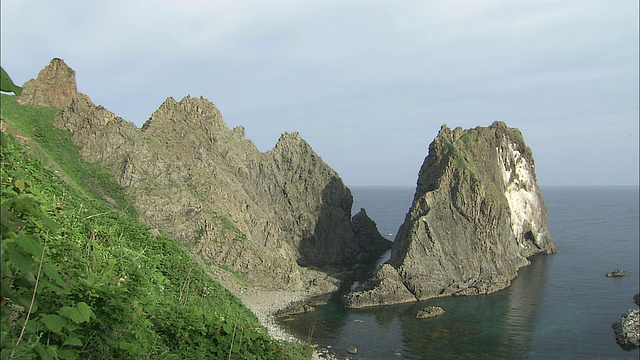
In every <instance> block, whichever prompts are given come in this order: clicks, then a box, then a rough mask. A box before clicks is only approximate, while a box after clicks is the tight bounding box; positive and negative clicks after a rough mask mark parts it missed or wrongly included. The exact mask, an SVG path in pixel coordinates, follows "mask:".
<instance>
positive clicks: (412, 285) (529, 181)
mask: <svg viewBox="0 0 640 360" xmlns="http://www.w3.org/2000/svg"><path fill="white" fill-rule="evenodd" d="M555 251H556V248H555V246H554V244H553V239H552V238H551V236H550V235H549V231H548V229H547V211H546V207H545V204H544V200H543V198H542V194H541V193H540V189H539V188H538V184H537V181H536V174H535V163H534V159H533V154H532V152H531V149H530V148H528V147H527V146H526V145H525V142H524V138H523V136H522V134H521V133H520V131H519V130H518V129H514V128H509V127H507V125H506V124H505V123H503V122H495V123H493V124H492V125H491V126H490V127H477V128H474V129H468V130H463V129H462V128H456V129H454V130H451V129H450V128H449V127H447V126H446V125H443V126H442V127H441V129H440V132H439V134H438V136H437V137H436V138H435V140H434V141H433V142H432V143H431V145H430V147H429V154H428V155H427V157H426V158H425V160H424V163H423V164H422V167H421V169H420V172H419V175H418V182H417V187H416V192H415V195H414V199H413V204H412V206H411V209H410V210H409V212H408V213H407V215H406V217H405V220H404V223H403V224H402V226H401V227H400V230H399V232H398V234H397V236H396V238H395V242H394V244H393V248H392V254H391V258H390V259H389V261H388V264H385V265H384V266H383V268H382V269H381V270H380V271H379V273H378V274H374V275H373V276H372V278H371V279H370V280H369V281H366V282H364V283H363V285H362V286H361V287H360V288H358V289H355V291H353V292H351V293H349V294H347V295H345V296H344V297H343V302H344V303H345V305H346V306H347V307H351V308H361V307H366V306H375V305H387V304H394V303H398V302H407V301H417V300H425V299H430V298H436V297H443V296H451V295H477V294H487V293H491V292H495V291H498V290H500V289H503V288H505V287H507V286H509V285H510V283H511V280H513V279H514V278H515V277H516V276H517V271H518V269H519V268H521V267H523V266H526V265H528V264H529V260H528V259H527V258H528V257H530V256H532V255H535V254H538V253H546V254H551V253H554V252H555ZM398 289H401V290H402V293H403V294H404V296H401V297H399V296H397V295H394V294H393V293H392V292H396V294H397V291H398ZM405 289H406V291H405Z"/></svg>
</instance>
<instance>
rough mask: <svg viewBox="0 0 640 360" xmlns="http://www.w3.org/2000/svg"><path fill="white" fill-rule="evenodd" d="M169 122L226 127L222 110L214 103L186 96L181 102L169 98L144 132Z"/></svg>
mask: <svg viewBox="0 0 640 360" xmlns="http://www.w3.org/2000/svg"><path fill="white" fill-rule="evenodd" d="M164 122H169V123H171V124H172V125H176V124H177V123H178V122H181V123H198V122H199V123H207V122H209V123H215V124H216V125H218V126H220V125H224V126H225V127H226V125H225V124H224V121H223V120H222V115H221V114H220V110H218V108H217V107H216V105H215V104H214V103H212V102H211V101H209V100H207V99H205V98H204V97H202V96H200V97H197V98H196V97H191V96H185V97H184V98H182V100H180V101H179V102H178V101H176V100H175V99H174V98H173V97H168V98H167V99H166V100H165V101H164V102H163V103H162V104H161V105H160V107H159V108H158V109H157V110H156V111H154V112H153V114H152V115H151V117H150V118H149V120H148V121H147V122H146V123H145V124H144V125H143V126H142V130H148V129H149V128H150V127H154V126H157V125H156V124H157V123H160V124H162V123H164Z"/></svg>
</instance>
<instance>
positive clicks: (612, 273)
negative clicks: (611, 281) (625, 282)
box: [607, 269, 627, 277]
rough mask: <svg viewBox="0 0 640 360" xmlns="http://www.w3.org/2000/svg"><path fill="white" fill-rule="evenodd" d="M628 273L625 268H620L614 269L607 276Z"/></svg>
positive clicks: (618, 275)
mask: <svg viewBox="0 0 640 360" xmlns="http://www.w3.org/2000/svg"><path fill="white" fill-rule="evenodd" d="M625 275H627V272H626V271H624V270H623V269H618V270H616V271H612V272H610V273H607V277H621V276H625Z"/></svg>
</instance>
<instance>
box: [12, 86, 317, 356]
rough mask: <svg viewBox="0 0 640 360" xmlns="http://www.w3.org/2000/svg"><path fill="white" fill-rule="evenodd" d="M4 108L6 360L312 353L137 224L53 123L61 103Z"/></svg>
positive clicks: (179, 248) (119, 193)
mask: <svg viewBox="0 0 640 360" xmlns="http://www.w3.org/2000/svg"><path fill="white" fill-rule="evenodd" d="M1 109H2V115H1V117H2V120H3V122H5V121H6V122H7V123H3V133H2V134H1V139H0V143H1V149H2V152H1V155H0V158H1V161H2V168H1V175H2V176H1V189H2V208H1V215H2V219H1V221H2V222H1V224H2V226H1V240H2V253H1V262H0V266H1V270H2V278H1V280H2V283H1V285H2V288H1V291H2V293H1V295H2V299H1V300H2V302H1V304H0V305H1V306H0V308H1V310H2V311H1V325H2V330H1V334H0V335H1V339H2V340H1V349H2V352H1V355H0V358H1V359H11V358H14V359H24V358H27V359H29V358H44V359H76V358H93V359H100V358H109V359H110V358H119V359H146V358H155V359H300V358H305V357H306V356H305V351H306V348H305V346H303V345H300V344H289V343H283V342H279V341H275V340H273V339H271V338H270V337H269V335H268V334H267V332H266V330H265V329H264V328H263V327H261V326H260V324H259V323H258V321H257V319H256V318H255V316H254V315H253V314H252V313H251V312H250V311H249V310H248V309H247V308H246V307H245V306H244V305H243V304H242V303H241V302H240V300H239V299H237V298H236V297H235V296H233V295H232V294H231V293H230V292H229V291H227V290H226V289H225V288H223V287H222V286H221V285H220V284H218V283H217V282H216V281H214V280H213V279H211V278H210V277H209V276H208V275H207V274H206V272H205V270H204V269H203V267H202V266H201V265H199V264H198V262H196V261H195V260H194V259H193V258H192V256H191V255H190V254H189V252H188V251H187V250H186V248H185V247H184V246H183V245H181V244H179V243H178V242H176V241H174V240H172V239H170V238H168V237H165V236H160V237H154V236H152V235H151V234H150V232H149V227H148V226H146V225H144V224H142V223H140V222H137V221H136V217H137V213H136V211H135V209H134V208H133V206H132V205H131V204H132V202H131V199H130V198H129V197H128V196H127V195H126V194H125V193H124V191H123V189H121V188H120V187H119V186H117V184H116V183H115V182H114V181H113V179H112V178H111V177H110V176H109V174H108V173H106V172H105V171H104V170H103V169H102V168H101V167H100V166H98V165H95V164H87V163H85V162H84V161H83V160H82V158H81V157H80V156H79V154H78V149H77V148H76V147H75V146H73V144H71V142H70V137H69V134H68V133H66V132H64V131H61V130H58V129H56V128H54V127H53V125H52V122H53V118H54V117H55V116H56V115H57V114H58V113H59V111H58V110H55V109H44V108H34V107H31V106H22V105H18V104H16V103H15V100H14V98H13V97H11V96H6V95H3V96H2V108H1ZM5 131H6V132H7V133H4V132H5ZM10 134H13V135H10ZM19 137H21V138H22V139H23V140H24V141H18V138H19ZM27 138H30V140H29V139H27ZM109 199H113V200H114V201H107V200H109Z"/></svg>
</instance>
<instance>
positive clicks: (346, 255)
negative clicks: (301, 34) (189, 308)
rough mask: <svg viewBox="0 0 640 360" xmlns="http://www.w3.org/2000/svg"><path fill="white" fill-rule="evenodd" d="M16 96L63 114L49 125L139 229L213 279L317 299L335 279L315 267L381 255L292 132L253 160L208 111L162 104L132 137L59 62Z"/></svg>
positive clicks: (238, 133) (327, 171)
mask: <svg viewBox="0 0 640 360" xmlns="http://www.w3.org/2000/svg"><path fill="white" fill-rule="evenodd" d="M24 89H25V90H24V93H23V96H22V98H23V100H22V101H23V102H24V103H29V104H33V105H38V106H52V107H59V108H62V109H63V111H62V114H61V116H59V117H58V118H57V119H56V124H55V125H56V126H57V127H59V128H61V129H65V130H67V131H69V132H71V134H72V138H73V141H74V143H75V144H77V145H78V146H79V147H80V152H81V154H82V156H83V157H84V158H85V159H86V160H87V161H90V162H98V163H100V164H102V165H104V166H105V167H107V168H108V169H110V170H111V173H112V174H113V176H114V177H115V178H116V180H117V181H118V183H119V184H120V185H122V186H124V187H126V188H127V189H128V190H129V192H130V194H131V195H132V196H133V197H134V199H135V204H136V207H137V208H138V209H139V211H140V212H141V213H142V216H143V219H142V220H143V221H147V222H149V223H151V224H153V226H154V227H157V228H158V229H160V230H162V231H164V232H166V233H168V234H170V235H171V236H172V237H174V238H175V239H177V240H179V241H181V242H184V243H187V244H189V245H190V246H191V248H192V250H193V251H194V252H195V253H197V254H199V255H200V256H202V257H203V258H205V259H208V260H210V261H211V263H213V264H216V265H217V267H216V266H213V267H212V270H213V271H218V272H220V273H223V272H224V271H223V269H224V270H230V271H231V272H232V273H234V274H235V275H236V276H239V277H246V278H247V279H248V280H249V281H250V282H252V283H253V284H254V285H255V286H260V287H264V288H268V289H284V288H286V289H289V290H310V291H312V292H324V291H329V290H333V289H335V288H336V283H337V281H336V279H335V278H333V277H331V276H328V275H327V274H326V273H325V272H321V271H318V270H317V268H318V267H322V266H326V265H333V264H343V263H354V262H356V259H357V258H358V257H360V258H362V257H363V256H364V257H366V256H367V254H368V253H370V252H371V251H372V250H373V249H379V248H381V247H384V246H382V245H380V242H379V240H378V238H377V237H376V236H375V234H372V233H371V232H369V233H367V235H366V236H360V234H361V233H360V232H358V230H357V229H359V227H357V226H356V232H358V237H357V239H356V236H355V235H354V230H353V229H352V226H353V224H352V221H351V205H352V202H353V198H352V195H351V192H350V191H349V189H348V188H347V187H346V186H345V185H344V184H343V182H342V180H341V179H340V177H339V176H338V174H337V173H336V172H335V171H334V170H333V169H331V168H330V167H329V166H328V165H327V164H326V163H325V162H324V161H323V160H322V159H321V158H320V156H318V155H317V154H316V153H315V152H314V151H313V149H312V148H311V146H309V144H308V143H307V142H306V141H304V140H303V139H302V138H301V137H300V135H299V134H298V133H285V134H283V135H282V136H281V138H280V139H279V141H278V142H277V144H276V145H275V147H274V148H273V149H271V150H270V151H267V152H264V153H263V152H260V151H259V150H258V149H257V148H256V146H255V145H254V144H253V142H251V141H250V140H248V139H246V138H245V137H244V129H243V128H242V127H236V128H234V129H229V127H227V125H226V124H225V123H224V121H223V120H222V116H221V114H220V111H219V110H218V109H217V108H216V106H215V105H214V104H213V103H211V102H210V101H208V100H206V99H204V98H202V97H200V98H192V97H189V96H187V97H185V98H183V99H182V100H180V101H176V100H174V99H173V98H168V99H167V100H166V101H165V102H164V103H163V104H162V105H161V106H160V107H159V108H158V110H156V111H155V112H154V113H153V114H152V115H151V117H150V119H149V120H148V121H147V122H146V123H145V124H144V126H143V127H142V128H141V129H138V128H137V127H136V126H135V125H134V124H132V123H130V122H128V121H125V120H123V119H122V118H120V117H117V116H115V115H114V114H113V113H111V112H110V111H108V110H106V109H105V108H103V107H101V106H96V105H94V104H93V103H92V102H91V101H90V100H89V98H88V97H86V96H85V95H82V94H80V93H78V92H77V90H76V87H75V73H74V72H73V70H71V69H70V68H68V67H67V66H66V65H65V64H64V62H62V61H61V60H57V59H54V60H53V61H52V62H51V64H50V65H49V66H48V67H47V68H45V69H44V70H42V72H41V73H40V75H39V77H38V79H36V80H31V81H29V82H28V83H27V84H25V88H24ZM362 217H366V214H365V215H362ZM369 221H370V220H369ZM360 222H361V220H359V218H358V219H356V222H355V223H356V224H358V223H360ZM369 230H370V229H369ZM367 236H369V237H370V238H371V242H370V243H369V242H368V240H367ZM377 236H380V235H379V234H377ZM390 246H391V243H390V242H386V247H387V248H389V247H390Z"/></svg>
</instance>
